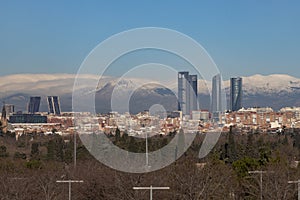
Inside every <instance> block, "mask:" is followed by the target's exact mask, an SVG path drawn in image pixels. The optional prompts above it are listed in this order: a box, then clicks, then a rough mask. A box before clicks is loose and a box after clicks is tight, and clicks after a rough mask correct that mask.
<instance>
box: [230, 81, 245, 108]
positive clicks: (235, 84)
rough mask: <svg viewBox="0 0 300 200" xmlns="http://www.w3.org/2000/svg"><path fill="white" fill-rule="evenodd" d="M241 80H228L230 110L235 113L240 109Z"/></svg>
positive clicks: (241, 96)
mask: <svg viewBox="0 0 300 200" xmlns="http://www.w3.org/2000/svg"><path fill="white" fill-rule="evenodd" d="M242 84H243V83H242V78H240V77H235V78H230V110H231V111H237V110H239V109H240V108H242V99H243V86H242Z"/></svg>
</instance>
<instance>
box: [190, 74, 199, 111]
mask: <svg viewBox="0 0 300 200" xmlns="http://www.w3.org/2000/svg"><path fill="white" fill-rule="evenodd" d="M189 83H190V86H191V87H190V89H191V90H190V111H192V110H198V109H197V107H198V104H197V103H198V101H197V99H198V87H197V86H198V78H197V75H190V76H189Z"/></svg>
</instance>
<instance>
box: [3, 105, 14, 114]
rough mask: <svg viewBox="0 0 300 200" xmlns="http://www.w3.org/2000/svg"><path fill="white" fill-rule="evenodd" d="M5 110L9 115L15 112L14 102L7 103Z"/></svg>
mask: <svg viewBox="0 0 300 200" xmlns="http://www.w3.org/2000/svg"><path fill="white" fill-rule="evenodd" d="M5 111H6V114H7V115H10V114H12V113H14V112H15V106H14V105H12V104H5Z"/></svg>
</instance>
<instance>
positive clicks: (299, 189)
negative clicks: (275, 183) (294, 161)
mask: <svg viewBox="0 0 300 200" xmlns="http://www.w3.org/2000/svg"><path fill="white" fill-rule="evenodd" d="M288 183H292V184H295V183H297V184H298V200H300V180H297V181H288Z"/></svg>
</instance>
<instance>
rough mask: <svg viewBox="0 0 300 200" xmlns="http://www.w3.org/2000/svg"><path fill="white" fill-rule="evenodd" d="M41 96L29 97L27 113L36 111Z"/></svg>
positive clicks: (38, 107) (38, 108) (37, 110)
mask: <svg viewBox="0 0 300 200" xmlns="http://www.w3.org/2000/svg"><path fill="white" fill-rule="evenodd" d="M40 103H41V97H30V101H29V103H28V113H36V112H39V110H40Z"/></svg>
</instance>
